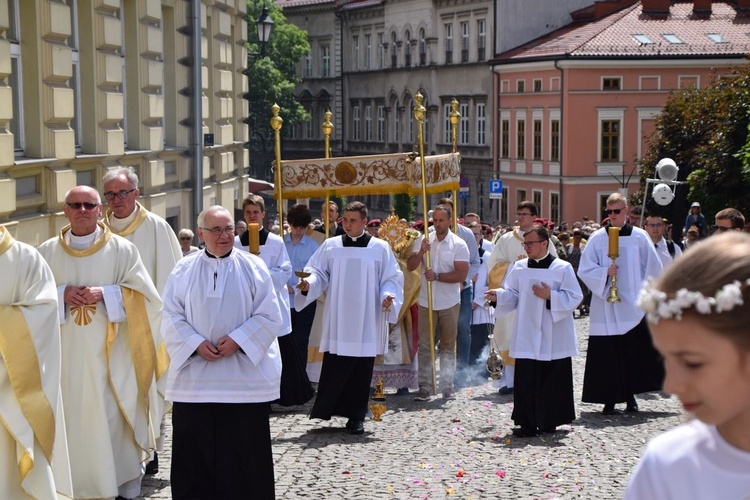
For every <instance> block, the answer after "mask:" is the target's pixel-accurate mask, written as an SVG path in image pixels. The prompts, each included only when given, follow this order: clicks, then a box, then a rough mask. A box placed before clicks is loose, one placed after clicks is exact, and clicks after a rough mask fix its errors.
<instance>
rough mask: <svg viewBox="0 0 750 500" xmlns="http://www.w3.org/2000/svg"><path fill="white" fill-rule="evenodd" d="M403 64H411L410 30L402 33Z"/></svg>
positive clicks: (407, 65)
mask: <svg viewBox="0 0 750 500" xmlns="http://www.w3.org/2000/svg"><path fill="white" fill-rule="evenodd" d="M404 66H406V67H409V66H411V31H409V30H406V33H405V34H404Z"/></svg>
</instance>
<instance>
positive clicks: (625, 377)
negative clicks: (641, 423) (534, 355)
mask: <svg viewBox="0 0 750 500" xmlns="http://www.w3.org/2000/svg"><path fill="white" fill-rule="evenodd" d="M606 214H607V217H609V221H608V222H607V223H606V224H605V225H604V227H602V228H601V229H598V230H597V231H595V232H594V233H593V234H592V235H591V238H589V241H588V243H586V247H585V248H584V249H583V253H582V254H581V263H580V265H579V267H578V277H579V278H580V279H581V281H583V282H584V283H585V284H586V286H588V287H589V288H590V289H591V292H592V294H593V296H592V299H591V324H590V326H589V345H588V351H587V355H586V372H585V374H584V378H583V398H582V399H583V402H585V403H603V404H604V409H603V410H602V413H604V414H605V415H613V414H616V413H618V412H617V410H615V403H623V402H624V403H626V405H627V406H626V411H629V412H636V411H638V404H637V402H636V400H635V394H638V393H641V392H648V391H656V390H659V389H661V384H662V380H663V378H664V367H663V366H662V362H661V360H660V358H659V355H658V353H657V352H656V350H655V349H654V347H653V344H652V343H651V337H650V335H649V332H648V328H647V327H646V321H645V318H644V316H645V313H644V312H643V311H642V310H640V309H638V307H637V306H636V299H637V297H638V293H639V292H640V290H641V286H642V284H643V281H644V280H645V279H646V278H650V277H655V276H657V275H658V274H659V273H661V271H662V263H661V260H660V259H659V255H658V254H657V253H656V250H655V249H654V245H653V243H652V242H651V238H650V237H649V236H648V234H647V233H646V231H644V230H643V229H641V228H638V227H634V226H632V225H630V224H628V223H626V221H627V216H628V201H627V199H626V198H625V196H623V195H622V194H620V193H612V194H611V195H609V198H607V209H606Z"/></svg>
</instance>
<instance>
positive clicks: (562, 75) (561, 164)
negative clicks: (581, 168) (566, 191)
mask: <svg viewBox="0 0 750 500" xmlns="http://www.w3.org/2000/svg"><path fill="white" fill-rule="evenodd" d="M559 62H560V60H559V59H555V68H556V69H557V70H558V71H559V72H560V177H559V179H558V182H559V188H558V190H559V191H560V220H559V221H557V223H558V224H559V223H560V222H562V221H564V220H566V219H565V217H564V216H563V207H564V206H565V205H564V204H563V158H564V156H563V145H564V144H565V141H564V140H563V134H564V132H563V131H564V130H565V127H563V123H565V122H564V121H563V117H564V115H565V110H564V109H563V102H564V101H563V98H564V95H565V94H564V90H565V72H564V71H563V69H562V68H561V67H560V66H558V63H559Z"/></svg>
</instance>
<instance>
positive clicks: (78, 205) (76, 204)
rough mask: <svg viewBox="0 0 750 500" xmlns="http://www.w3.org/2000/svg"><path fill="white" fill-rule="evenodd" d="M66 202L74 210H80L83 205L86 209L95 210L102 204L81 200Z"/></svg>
mask: <svg viewBox="0 0 750 500" xmlns="http://www.w3.org/2000/svg"><path fill="white" fill-rule="evenodd" d="M65 204H66V205H68V206H69V207H70V208H72V209H73V210H80V209H81V207H83V208H85V209H86V210H93V209H95V208H96V207H98V206H99V205H100V203H88V202H80V201H74V202H71V203H68V202H67V201H66V202H65Z"/></svg>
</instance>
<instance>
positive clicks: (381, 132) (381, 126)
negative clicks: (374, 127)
mask: <svg viewBox="0 0 750 500" xmlns="http://www.w3.org/2000/svg"><path fill="white" fill-rule="evenodd" d="M377 140H378V142H383V143H384V142H385V106H378V139H377Z"/></svg>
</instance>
